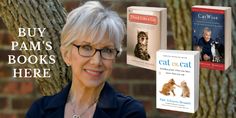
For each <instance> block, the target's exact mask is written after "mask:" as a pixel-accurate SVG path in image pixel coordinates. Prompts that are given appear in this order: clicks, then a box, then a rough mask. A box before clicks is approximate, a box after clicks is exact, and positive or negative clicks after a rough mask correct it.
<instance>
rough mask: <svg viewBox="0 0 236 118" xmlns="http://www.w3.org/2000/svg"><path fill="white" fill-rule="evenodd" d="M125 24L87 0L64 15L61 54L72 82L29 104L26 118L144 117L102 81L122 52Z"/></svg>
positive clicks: (135, 105) (136, 106)
mask: <svg viewBox="0 0 236 118" xmlns="http://www.w3.org/2000/svg"><path fill="white" fill-rule="evenodd" d="M124 33H125V26H124V23H123V21H122V19H121V18H120V17H119V16H118V15H117V13H115V12H113V11H110V10H107V9H105V8H104V7H103V6H102V5H101V4H100V3H99V2H96V1H90V2H87V3H85V4H84V5H83V6H81V7H79V8H77V9H75V10H73V11H72V12H70V13H69V14H68V17H67V22H66V24H65V26H64V28H63V30H62V34H61V54H62V57H63V59H64V61H65V63H66V64H67V65H68V66H70V67H71V68H72V82H70V83H69V84H68V85H67V86H66V87H65V88H64V89H63V90H62V91H61V92H59V93H58V94H56V95H54V96H46V97H43V98H41V99H39V100H37V101H36V102H34V103H33V105H32V106H31V108H30V109H29V111H28V112H27V115H26V117H27V118H42V117H43V118H58V117H61V118H62V117H65V118H92V117H93V118H145V117H146V115H145V111H144V108H143V106H142V105H141V104H140V103H139V102H137V101H136V100H134V99H133V98H131V97H127V96H124V95H121V94H119V93H117V92H115V91H114V90H113V89H112V87H111V86H110V85H109V84H108V83H107V82H106V81H107V79H108V77H109V76H110V75H111V72H112V65H113V63H114V62H115V58H116V56H117V55H118V54H120V52H121V41H122V39H123V37H124Z"/></svg>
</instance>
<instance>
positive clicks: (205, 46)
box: [198, 37, 213, 60]
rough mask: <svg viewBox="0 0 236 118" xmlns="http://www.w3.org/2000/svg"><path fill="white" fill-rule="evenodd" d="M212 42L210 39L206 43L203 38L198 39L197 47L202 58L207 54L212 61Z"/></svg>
mask: <svg viewBox="0 0 236 118" xmlns="http://www.w3.org/2000/svg"><path fill="white" fill-rule="evenodd" d="M212 41H213V40H212V39H210V40H209V41H208V42H206V41H205V40H204V38H203V37H202V38H200V39H199V41H198V45H199V46H200V47H201V48H202V52H201V55H202V58H203V55H204V54H207V55H208V56H210V57H211V60H212V53H211V42H212ZM202 60H203V59H202Z"/></svg>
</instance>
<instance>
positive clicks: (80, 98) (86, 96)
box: [68, 80, 104, 107]
mask: <svg viewBox="0 0 236 118" xmlns="http://www.w3.org/2000/svg"><path fill="white" fill-rule="evenodd" d="M103 86H104V84H102V85H100V86H98V87H86V86H85V85H84V84H83V83H81V82H80V81H78V80H77V81H76V80H75V81H73V82H72V85H71V89H70V93H69V99H68V100H70V102H72V103H74V104H77V105H78V106H84V107H86V106H88V105H90V104H93V103H94V102H96V101H98V98H99V95H100V92H101V90H102V88H103Z"/></svg>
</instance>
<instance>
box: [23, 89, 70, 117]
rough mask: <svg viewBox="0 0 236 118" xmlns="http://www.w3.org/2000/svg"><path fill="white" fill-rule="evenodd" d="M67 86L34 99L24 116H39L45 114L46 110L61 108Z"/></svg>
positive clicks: (66, 94)
mask: <svg viewBox="0 0 236 118" xmlns="http://www.w3.org/2000/svg"><path fill="white" fill-rule="evenodd" d="M69 87H70V86H67V87H65V88H64V89H63V90H62V91H60V92H59V93H56V94H54V95H51V96H43V97H41V98H38V99H37V100H35V101H34V102H33V104H32V105H31V107H30V108H29V110H28V111H27V114H26V117H27V118H31V117H32V118H33V117H36V118H40V116H41V115H45V114H47V112H48V111H50V112H52V111H58V110H61V108H63V106H65V103H66V100H67V96H68V91H69V90H68V89H69Z"/></svg>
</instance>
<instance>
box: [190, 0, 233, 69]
mask: <svg viewBox="0 0 236 118" xmlns="http://www.w3.org/2000/svg"><path fill="white" fill-rule="evenodd" d="M231 42H232V41H231V8H230V7H220V6H201V5H197V6H193V7H192V49H193V50H199V51H201V55H200V60H201V62H200V67H202V68H208V69H213V70H226V69H227V68H228V67H229V66H230V65H231V58H232V57H231V47H232V46H231Z"/></svg>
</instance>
